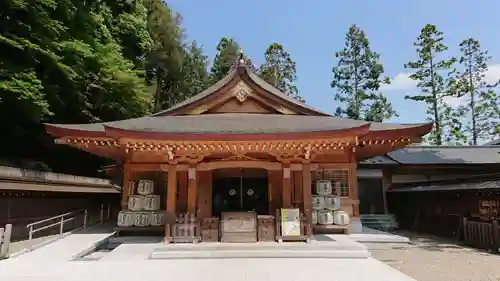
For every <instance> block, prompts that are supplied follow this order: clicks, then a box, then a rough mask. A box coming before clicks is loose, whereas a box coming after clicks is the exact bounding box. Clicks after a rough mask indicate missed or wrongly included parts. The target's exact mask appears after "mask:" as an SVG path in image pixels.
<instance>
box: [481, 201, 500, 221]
mask: <svg viewBox="0 0 500 281" xmlns="http://www.w3.org/2000/svg"><path fill="white" fill-rule="evenodd" d="M479 216H480V218H481V219H483V220H497V219H499V218H500V201H498V200H479Z"/></svg>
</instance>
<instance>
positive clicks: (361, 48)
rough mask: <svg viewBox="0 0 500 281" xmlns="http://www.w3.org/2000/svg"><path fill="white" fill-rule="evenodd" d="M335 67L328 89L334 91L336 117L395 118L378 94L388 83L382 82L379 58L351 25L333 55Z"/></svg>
mask: <svg viewBox="0 0 500 281" xmlns="http://www.w3.org/2000/svg"><path fill="white" fill-rule="evenodd" d="M335 57H336V58H337V59H338V62H337V66H335V67H333V81H332V83H331V87H332V88H334V89H336V90H337V92H336V94H335V101H337V102H340V103H341V104H342V105H341V106H339V107H337V110H336V112H335V115H336V116H343V117H348V118H352V119H358V120H367V121H379V122H381V121H383V120H386V119H389V118H391V117H393V116H398V115H397V113H396V112H395V111H394V110H393V109H392V105H391V103H390V102H389V101H388V100H387V98H386V97H385V96H384V95H383V94H381V93H379V92H378V90H379V88H380V86H381V85H382V84H384V83H389V81H388V79H382V77H381V75H382V73H383V72H384V67H383V65H382V64H381V63H380V62H379V58H380V55H379V54H377V53H376V52H373V51H372V50H371V48H370V42H369V41H368V39H367V38H366V36H365V33H364V31H363V30H361V29H360V28H359V27H357V26H356V25H351V26H350V27H349V30H348V31H347V34H346V42H345V47H344V49H343V50H342V51H340V52H336V53H335Z"/></svg>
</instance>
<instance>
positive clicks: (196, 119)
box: [45, 54, 432, 140]
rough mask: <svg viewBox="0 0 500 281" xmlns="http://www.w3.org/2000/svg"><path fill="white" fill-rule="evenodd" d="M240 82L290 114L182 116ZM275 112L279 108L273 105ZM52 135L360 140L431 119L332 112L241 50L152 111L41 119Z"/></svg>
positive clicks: (414, 129)
mask: <svg viewBox="0 0 500 281" xmlns="http://www.w3.org/2000/svg"><path fill="white" fill-rule="evenodd" d="M238 81H244V82H245V83H248V86H249V87H251V88H252V89H254V90H256V91H258V92H259V93H261V92H262V97H263V98H264V99H267V98H268V99H270V100H272V101H273V102H276V103H277V104H279V106H280V107H289V108H293V114H275V113H270V112H268V113H242V112H239V113H211V114H202V115H198V114H197V115H189V114H187V115H185V114H186V113H189V112H190V110H192V109H193V107H194V108H197V107H199V106H200V104H204V103H205V102H210V101H212V100H213V99H215V97H216V96H218V93H224V89H225V88H228V87H231V86H234V85H232V84H231V83H233V84H235V83H239V82H238ZM278 111H280V110H278ZM45 126H46V130H47V132H48V133H49V134H51V135H53V136H55V137H64V136H87V137H113V138H119V137H124V136H134V137H141V138H162V139H172V140H174V139H194V138H204V139H212V140H215V139H232V140H235V138H238V139H245V138H247V139H259V138H265V139H280V138H292V137H296V138H306V137H327V136H328V137H334V136H335V137H337V136H345V135H346V134H349V135H350V136H358V137H361V140H365V139H387V138H393V139H394V138H397V137H421V136H423V135H425V134H427V133H428V132H429V131H430V129H431V127H432V126H431V124H390V123H378V122H366V121H360V120H353V119H346V118H339V117H333V116H331V115H329V114H326V113H323V112H321V111H319V110H317V109H314V108H312V107H310V106H308V105H306V104H305V103H304V102H303V101H301V100H297V99H295V98H292V97H290V96H288V95H286V94H285V93H283V92H281V91H280V90H278V89H277V88H275V87H274V86H272V85H270V84H269V83H267V82H266V81H264V80H263V79H261V78H260V77H259V76H258V75H257V74H256V73H255V71H254V69H253V66H252V65H250V64H249V61H248V60H245V59H244V57H243V54H240V57H239V58H238V59H237V60H236V61H235V62H234V63H233V65H232V67H231V70H230V71H229V73H228V74H227V75H226V76H225V77H224V78H223V79H221V80H220V81H218V82H217V83H216V84H214V85H213V86H211V87H209V88H208V89H206V90H204V91H202V92H201V93H199V94H197V95H195V96H193V97H191V98H189V99H187V100H185V101H183V102H180V103H178V104H176V105H174V106H173V107H171V108H169V109H167V110H164V111H161V112H158V113H156V114H153V115H150V116H146V117H140V118H134V119H127V120H119V121H112V122H103V123H93V124H74V125H69V124H45Z"/></svg>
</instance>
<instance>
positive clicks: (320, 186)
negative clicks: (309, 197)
mask: <svg viewBox="0 0 500 281" xmlns="http://www.w3.org/2000/svg"><path fill="white" fill-rule="evenodd" d="M316 194H318V195H330V194H332V182H331V181H327V180H318V181H316Z"/></svg>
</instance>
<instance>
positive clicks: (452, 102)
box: [443, 96, 468, 107]
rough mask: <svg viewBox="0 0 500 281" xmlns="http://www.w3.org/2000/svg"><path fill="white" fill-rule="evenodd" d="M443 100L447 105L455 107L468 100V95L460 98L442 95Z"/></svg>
mask: <svg viewBox="0 0 500 281" xmlns="http://www.w3.org/2000/svg"><path fill="white" fill-rule="evenodd" d="M443 101H444V102H445V103H447V104H448V105H450V106H452V107H456V106H459V105H465V104H467V102H468V97H466V96H463V97H461V98H454V97H444V98H443Z"/></svg>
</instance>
